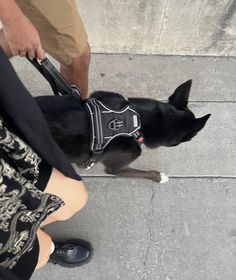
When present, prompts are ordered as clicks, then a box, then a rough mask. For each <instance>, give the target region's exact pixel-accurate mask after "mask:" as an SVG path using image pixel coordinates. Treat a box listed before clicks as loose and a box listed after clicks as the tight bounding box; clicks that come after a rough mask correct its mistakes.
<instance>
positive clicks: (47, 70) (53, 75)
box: [26, 56, 80, 96]
mask: <svg viewBox="0 0 236 280" xmlns="http://www.w3.org/2000/svg"><path fill="white" fill-rule="evenodd" d="M26 58H27V59H28V61H29V62H30V63H31V64H32V65H33V66H34V67H35V68H36V69H37V70H38V71H39V73H40V74H42V75H43V77H44V78H45V79H46V80H47V81H48V82H49V84H50V86H51V88H52V91H53V93H54V94H55V95H59V94H61V95H69V94H74V95H77V96H80V90H79V88H78V87H76V86H74V85H72V86H71V85H69V84H68V83H67V81H66V80H65V79H64V78H63V77H62V75H61V74H60V73H59V72H58V71H57V69H56V68H55V66H54V65H53V64H52V63H51V62H50V60H49V59H48V58H45V59H43V60H42V61H40V62H39V61H38V60H37V58H30V57H28V56H26Z"/></svg>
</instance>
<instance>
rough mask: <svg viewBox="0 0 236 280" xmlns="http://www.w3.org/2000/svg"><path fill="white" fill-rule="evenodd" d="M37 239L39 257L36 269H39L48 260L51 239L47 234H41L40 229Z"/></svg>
mask: <svg viewBox="0 0 236 280" xmlns="http://www.w3.org/2000/svg"><path fill="white" fill-rule="evenodd" d="M37 237H38V241H39V256H38V263H37V266H36V269H39V268H40V267H42V266H44V265H45V264H46V263H47V262H48V260H49V257H50V252H51V245H52V239H51V237H50V236H49V235H48V234H46V233H45V232H43V231H42V230H41V229H38V231H37Z"/></svg>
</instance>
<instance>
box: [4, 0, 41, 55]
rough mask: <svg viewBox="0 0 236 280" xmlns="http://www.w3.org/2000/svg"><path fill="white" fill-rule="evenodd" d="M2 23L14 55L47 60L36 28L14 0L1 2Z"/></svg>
mask: <svg viewBox="0 0 236 280" xmlns="http://www.w3.org/2000/svg"><path fill="white" fill-rule="evenodd" d="M0 21H1V22H2V25H3V32H4V36H5V39H6V41H7V42H8V44H9V46H10V48H11V51H12V54H13V55H20V56H25V55H26V54H28V55H29V56H30V57H32V58H33V57H37V58H38V59H44V58H45V52H44V50H43V48H42V45H41V42H40V38H39V34H38V32H37V30H36V28H35V27H34V26H33V24H32V23H31V22H30V20H29V19H28V18H27V17H26V16H25V15H24V14H23V12H22V11H21V9H20V8H19V7H18V5H17V4H16V2H15V1H14V0H0Z"/></svg>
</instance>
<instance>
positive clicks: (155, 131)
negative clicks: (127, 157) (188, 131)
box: [129, 98, 183, 148]
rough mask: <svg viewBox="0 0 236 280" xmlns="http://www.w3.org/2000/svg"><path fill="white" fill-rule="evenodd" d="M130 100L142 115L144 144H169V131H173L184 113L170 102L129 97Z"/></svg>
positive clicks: (151, 145) (156, 145)
mask: <svg viewBox="0 0 236 280" xmlns="http://www.w3.org/2000/svg"><path fill="white" fill-rule="evenodd" d="M129 102H130V105H131V107H132V108H133V109H134V110H135V111H136V112H137V113H139V115H140V119H141V129H140V132H141V133H142V134H143V137H144V144H145V145H146V146H147V147H149V148H156V147H159V146H167V145H168V141H169V139H170V137H169V133H170V132H171V131H173V129H174V127H175V123H176V122H179V120H180V119H181V117H182V116H181V115H182V114H183V113H181V112H178V111H177V110H175V109H174V108H173V107H172V106H171V105H169V104H168V103H163V102H160V101H154V100H152V99H147V98H129Z"/></svg>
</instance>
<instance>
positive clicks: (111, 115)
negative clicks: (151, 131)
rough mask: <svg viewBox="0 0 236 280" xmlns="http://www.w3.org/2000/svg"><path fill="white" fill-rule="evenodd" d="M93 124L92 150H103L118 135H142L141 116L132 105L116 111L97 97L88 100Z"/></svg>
mask: <svg viewBox="0 0 236 280" xmlns="http://www.w3.org/2000/svg"><path fill="white" fill-rule="evenodd" d="M86 108H87V110H88V112H89V117H90V124H91V150H92V151H93V152H102V151H103V149H104V148H105V147H106V146H107V145H108V144H109V143H110V142H111V141H112V140H113V139H114V138H116V137H118V136H128V137H134V138H135V139H137V138H138V137H139V136H140V132H139V130H140V127H141V122H140V116H139V114H138V113H137V112H135V111H134V110H133V109H132V108H130V106H129V105H128V106H126V107H125V108H124V109H121V110H120V111H114V110H112V109H110V108H108V107H107V106H106V105H104V104H103V103H102V102H101V101H99V100H97V99H95V98H89V99H88V100H87V101H86Z"/></svg>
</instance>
